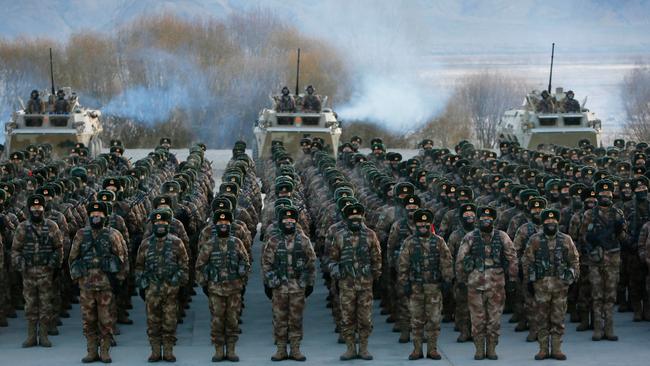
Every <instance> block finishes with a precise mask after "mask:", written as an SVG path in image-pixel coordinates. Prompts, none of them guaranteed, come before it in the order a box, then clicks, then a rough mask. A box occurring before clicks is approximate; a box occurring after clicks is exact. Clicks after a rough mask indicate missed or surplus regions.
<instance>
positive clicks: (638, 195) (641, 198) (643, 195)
mask: <svg viewBox="0 0 650 366" xmlns="http://www.w3.org/2000/svg"><path fill="white" fill-rule="evenodd" d="M634 196H635V197H636V199H637V201H645V200H647V199H648V191H641V192H634Z"/></svg>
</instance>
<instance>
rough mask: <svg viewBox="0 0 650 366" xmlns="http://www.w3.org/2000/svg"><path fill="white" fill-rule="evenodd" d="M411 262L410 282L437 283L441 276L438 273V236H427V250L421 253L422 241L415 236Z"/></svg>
mask: <svg viewBox="0 0 650 366" xmlns="http://www.w3.org/2000/svg"><path fill="white" fill-rule="evenodd" d="M414 240H415V241H414V245H413V253H412V254H411V258H410V259H409V260H410V262H411V274H412V277H413V278H412V282H413V283H417V284H423V283H438V282H440V280H441V278H442V274H441V273H440V248H439V244H438V238H437V237H435V236H434V235H431V237H429V238H428V241H429V252H428V254H427V255H426V256H424V255H423V248H422V241H421V240H420V237H415V239H414Z"/></svg>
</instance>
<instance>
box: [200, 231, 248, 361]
mask: <svg viewBox="0 0 650 366" xmlns="http://www.w3.org/2000/svg"><path fill="white" fill-rule="evenodd" d="M208 229H210V230H208ZM198 248H199V249H198V250H199V252H198V255H197V259H196V271H195V272H196V274H195V276H196V281H197V283H198V284H199V285H200V286H201V287H203V289H204V292H206V295H207V296H208V303H209V306H210V314H211V317H212V321H211V322H212V325H211V331H210V337H211V341H212V344H213V345H214V346H215V349H216V353H217V354H219V355H220V356H219V358H221V359H223V347H224V345H226V344H227V345H228V348H229V355H230V353H232V355H234V345H235V343H236V342H237V340H238V338H239V337H238V320H239V313H240V311H241V304H242V298H241V296H242V289H243V288H244V285H245V283H246V280H247V275H248V271H249V268H250V262H249V258H248V253H247V251H246V248H244V244H243V243H242V242H241V240H239V239H238V238H237V237H235V236H232V235H230V236H227V237H219V236H218V235H217V228H216V226H211V227H206V228H205V229H204V230H203V232H202V234H201V237H200V239H199V246H198ZM231 348H232V350H231ZM232 355H230V356H232Z"/></svg>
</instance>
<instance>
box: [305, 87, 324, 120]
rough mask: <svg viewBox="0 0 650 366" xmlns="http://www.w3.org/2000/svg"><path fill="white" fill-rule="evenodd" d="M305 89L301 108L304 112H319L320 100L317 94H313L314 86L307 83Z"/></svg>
mask: <svg viewBox="0 0 650 366" xmlns="http://www.w3.org/2000/svg"><path fill="white" fill-rule="evenodd" d="M305 91H306V92H307V95H305V96H304V97H303V98H302V110H303V111H304V112H311V113H320V109H321V100H320V97H319V96H318V95H315V94H314V92H315V91H316V90H315V89H314V87H313V86H311V85H307V88H305Z"/></svg>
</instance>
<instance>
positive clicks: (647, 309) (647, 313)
mask: <svg viewBox="0 0 650 366" xmlns="http://www.w3.org/2000/svg"><path fill="white" fill-rule="evenodd" d="M648 292H650V291H648ZM649 296H650V295H649ZM643 320H645V321H650V304H648V300H645V301H643Z"/></svg>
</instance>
